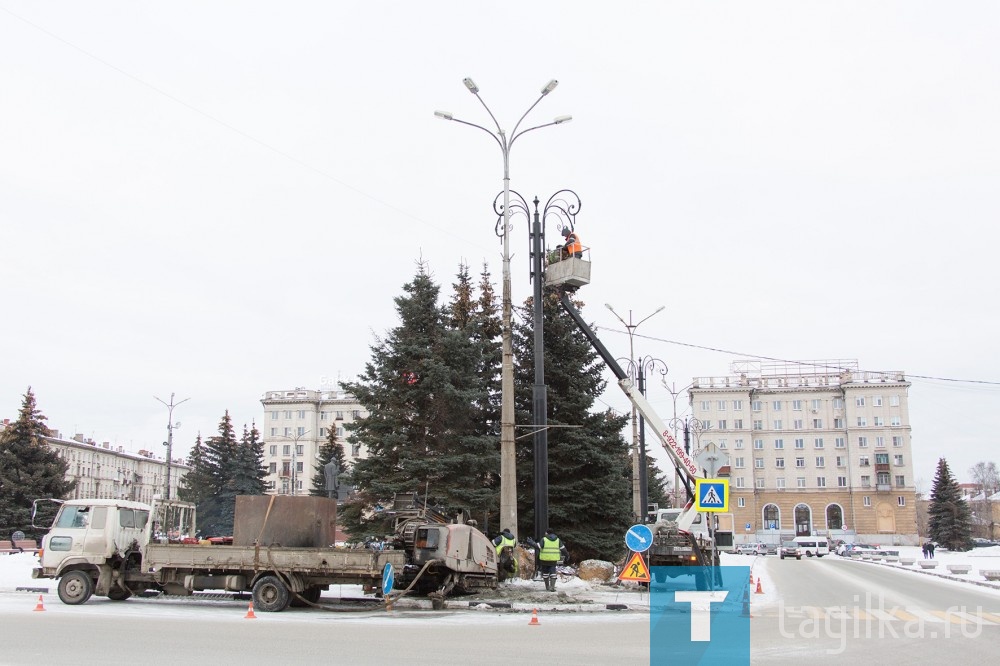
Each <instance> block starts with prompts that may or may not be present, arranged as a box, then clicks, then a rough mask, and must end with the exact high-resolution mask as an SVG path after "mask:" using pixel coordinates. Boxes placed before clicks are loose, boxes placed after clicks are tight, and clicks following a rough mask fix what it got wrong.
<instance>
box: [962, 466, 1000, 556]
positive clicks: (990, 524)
mask: <svg viewBox="0 0 1000 666" xmlns="http://www.w3.org/2000/svg"><path fill="white" fill-rule="evenodd" d="M969 475H970V476H971V477H972V482H973V483H975V484H976V485H977V486H979V494H978V495H976V499H974V500H972V501H971V502H970V503H969V504H970V508H971V509H972V524H973V530H974V531H975V533H976V534H977V536H982V537H986V538H987V539H991V538H993V531H994V522H995V521H994V520H993V502H992V501H991V500H990V495H993V494H995V493H997V492H998V491H1000V471H998V470H997V465H996V463H994V462H983V461H980V462H977V463H976V464H975V465H973V466H972V467H970V468H969Z"/></svg>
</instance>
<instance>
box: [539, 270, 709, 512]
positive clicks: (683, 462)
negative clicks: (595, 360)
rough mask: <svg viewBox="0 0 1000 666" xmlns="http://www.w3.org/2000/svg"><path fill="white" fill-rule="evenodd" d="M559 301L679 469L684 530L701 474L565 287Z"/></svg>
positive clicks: (692, 508) (692, 509) (692, 506)
mask: <svg viewBox="0 0 1000 666" xmlns="http://www.w3.org/2000/svg"><path fill="white" fill-rule="evenodd" d="M559 302H560V303H561V304H562V306H563V309H564V310H566V312H568V313H569V316H570V317H572V318H573V321H574V322H576V325H577V327H578V328H579V329H580V330H581V331H582V332H583V334H584V335H585V336H587V340H589V341H590V344H591V345H592V346H593V347H594V349H596V350H597V353H598V354H600V355H601V358H602V359H604V362H605V363H606V364H607V365H608V368H610V369H611V372H612V373H614V375H615V377H616V378H617V379H618V386H619V387H620V388H621V390H622V391H624V392H625V395H626V396H628V399H629V400H630V401H631V402H632V404H633V405H635V408H636V409H637V410H639V413H641V414H642V417H643V418H644V419H646V422H647V423H649V424H650V426H652V428H653V430H654V431H656V436H657V437H658V438H659V440H660V443H661V444H663V448H664V449H665V450H666V452H667V455H668V456H670V459H671V461H673V463H674V465H675V466H676V467H677V469H678V470H680V471H681V475H682V476H681V479H682V480H683V482H684V488H685V489H686V490H687V496H688V502H687V504H685V505H684V510H683V511H682V512H681V515H680V516H678V519H677V527H678V528H679V529H681V530H685V531H686V530H688V529H690V527H691V524H692V523H693V522H694V519H695V517H696V516H697V515H698V512H697V511H695V509H694V500H693V498H694V492H693V491H694V489H693V488H692V487H691V486H692V484H694V481H695V479H696V478H698V477H699V476H701V475H700V474H699V473H698V466H697V465H696V464H695V463H694V461H692V460H691V458H690V457H689V456H688V455H687V453H685V451H684V447H683V446H680V445H679V444H678V443H677V440H676V439H674V438H673V436H672V435H671V434H670V431H669V430H668V429H667V426H666V424H664V423H663V421H662V420H661V419H660V417H659V416H658V415H657V414H656V412H655V411H653V408H652V406H651V405H650V404H649V402H647V401H646V398H645V396H643V395H642V393H640V392H639V390H638V388H636V386H635V382H633V381H632V379H631V378H629V376H628V375H627V374H625V371H624V370H622V368H621V366H620V365H618V362H617V361H616V360H615V358H614V356H612V355H611V353H610V352H609V351H608V349H607V348H606V347H605V346H604V343H602V342H601V341H600V340H599V339H598V337H597V334H595V333H594V331H593V330H592V329H591V328H590V326H589V325H588V324H587V322H586V321H584V319H583V317H582V316H581V315H580V312H579V311H578V310H577V309H576V308H575V307H574V306H573V303H572V302H570V294H569V292H568V291H567V290H565V289H563V290H562V292H561V293H560V295H559Z"/></svg>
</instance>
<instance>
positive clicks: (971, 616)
mask: <svg viewBox="0 0 1000 666" xmlns="http://www.w3.org/2000/svg"><path fill="white" fill-rule="evenodd" d="M952 615H957V616H959V617H961V618H964V619H965V620H966V621H967V622H971V623H972V624H981V625H984V626H989V627H995V626H996V625H997V624H998V623H997V622H991V621H990V620H987V619H986V618H983V617H979V616H978V615H976V614H975V613H966V612H964V611H955V612H953V613H952Z"/></svg>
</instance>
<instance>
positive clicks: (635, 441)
mask: <svg viewBox="0 0 1000 666" xmlns="http://www.w3.org/2000/svg"><path fill="white" fill-rule="evenodd" d="M604 307H606V308H607V309H608V310H611V314H613V315H614V316H615V318H617V319H618V321H620V322H621V323H622V326H624V327H625V330H626V331H627V332H628V357H629V365H630V366H631V367H632V368H633V369H637V368H638V363H637V362H636V360H635V341H634V339H633V336H634V335H635V329H637V328H639V326H640V325H641V324H642V323H643V322H644V321H646V320H647V319H649V318H650V317H652V316H653V315H655V314H659V313H660V312H662V311H663V310H664V309H665V307H666V306H664V305H661V306H660V307H658V308H656V310H655V311H654V312H653V313H652V314H650V315H648V316H646V317H644V318H643V319H640V320H639V321H638V322H635V323H633V322H632V311H631V310H629V311H628V323H625V320H624V319H622V318H621V317H620V316H619V315H618V313H617V312H615V309H614V308H613V307H611V304H609V303H605V304H604ZM637 414H638V412H637V410H636V408H635V405H632V512H633V513H634V514H635V517H636V520H641V519H642V518H643V516H645V515H646V507H645V506H644V505H642V504H641V501H642V492H641V490H640V484H641V481H640V477H642V476H643V475H642V474H640V471H639V420H638V418H637Z"/></svg>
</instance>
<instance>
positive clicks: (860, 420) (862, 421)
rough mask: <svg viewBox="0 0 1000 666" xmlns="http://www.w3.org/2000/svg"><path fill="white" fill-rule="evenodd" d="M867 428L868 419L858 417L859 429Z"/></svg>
mask: <svg viewBox="0 0 1000 666" xmlns="http://www.w3.org/2000/svg"><path fill="white" fill-rule="evenodd" d="M867 426H868V417H865V416H859V417H858V427H859V428H865V427H867Z"/></svg>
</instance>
